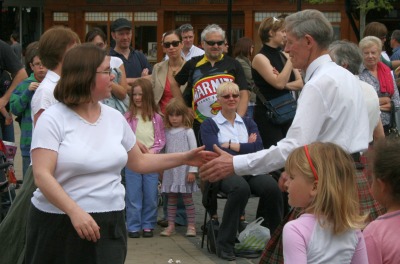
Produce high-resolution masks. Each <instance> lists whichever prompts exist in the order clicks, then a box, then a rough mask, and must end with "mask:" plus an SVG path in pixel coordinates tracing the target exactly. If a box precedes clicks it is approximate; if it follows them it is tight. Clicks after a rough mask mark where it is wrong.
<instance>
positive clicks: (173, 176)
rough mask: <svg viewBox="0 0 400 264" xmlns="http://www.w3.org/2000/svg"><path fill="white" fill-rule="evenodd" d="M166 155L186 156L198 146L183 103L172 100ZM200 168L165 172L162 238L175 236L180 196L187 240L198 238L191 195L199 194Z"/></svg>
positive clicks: (168, 109) (168, 110)
mask: <svg viewBox="0 0 400 264" xmlns="http://www.w3.org/2000/svg"><path fill="white" fill-rule="evenodd" d="M164 123H165V137H166V145H165V152H166V153H174V152H183V151H185V150H189V149H194V148H196V146H197V143H196V138H195V135H194V132H193V129H192V128H191V127H192V118H191V116H190V114H189V110H188V108H187V106H186V105H185V104H184V102H183V101H182V100H179V99H172V100H171V101H170V102H169V103H168V104H167V106H166V108H165V117H164ZM196 172H197V167H190V166H186V165H182V166H179V167H176V168H173V169H169V170H166V171H164V174H163V180H162V188H161V191H162V192H163V193H166V195H167V196H168V207H167V211H168V227H167V228H165V229H164V231H162V232H161V236H171V235H172V234H173V233H174V232H175V217H176V204H177V196H178V193H180V194H181V195H182V199H183V203H184V204H185V207H186V215H187V221H188V227H187V232H186V236H189V237H194V236H196V228H195V208H194V203H193V198H192V193H193V192H196V191H198V190H199V188H198V186H197V184H196V176H195V173H196Z"/></svg>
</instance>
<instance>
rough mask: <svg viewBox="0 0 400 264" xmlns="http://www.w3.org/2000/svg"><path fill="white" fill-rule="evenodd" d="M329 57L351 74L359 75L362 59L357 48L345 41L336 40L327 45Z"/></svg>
mask: <svg viewBox="0 0 400 264" xmlns="http://www.w3.org/2000/svg"><path fill="white" fill-rule="evenodd" d="M329 55H331V58H332V60H333V61H334V62H336V64H338V65H340V66H342V67H344V68H346V69H347V70H349V71H350V72H351V73H352V74H354V75H358V74H359V73H360V66H361V63H362V62H363V57H362V54H361V51H360V49H359V48H358V46H357V45H356V44H354V43H352V42H349V41H345V40H337V41H334V42H332V44H331V45H329Z"/></svg>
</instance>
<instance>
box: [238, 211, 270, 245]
mask: <svg viewBox="0 0 400 264" xmlns="http://www.w3.org/2000/svg"><path fill="white" fill-rule="evenodd" d="M263 221H264V218H262V217H259V218H257V219H256V220H255V221H253V222H251V223H250V224H248V225H247V226H246V228H245V229H244V230H243V231H242V232H241V233H240V234H239V237H238V240H239V241H240V243H237V244H235V252H237V251H254V252H258V251H262V250H264V248H265V245H266V244H267V242H268V240H269V239H270V238H271V234H270V231H269V229H268V228H266V227H264V226H261V223H262V222H263Z"/></svg>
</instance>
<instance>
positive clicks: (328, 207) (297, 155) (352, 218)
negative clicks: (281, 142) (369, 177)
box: [285, 142, 365, 234]
mask: <svg viewBox="0 0 400 264" xmlns="http://www.w3.org/2000/svg"><path fill="white" fill-rule="evenodd" d="M306 148H308V153H309V157H310V161H309V160H308V158H307V154H306V152H307V149H306ZM313 167H314V168H315V171H314V172H313V169H312V168H313ZM285 170H286V172H287V173H288V174H289V175H290V174H292V173H293V172H298V173H300V174H302V175H303V176H304V177H306V178H307V179H308V180H309V181H310V182H311V183H312V182H314V181H316V185H317V187H316V188H317V194H316V196H315V197H314V199H313V200H312V202H311V203H310V205H309V206H308V207H307V208H305V211H307V212H311V213H313V214H314V215H316V217H317V219H318V222H319V224H320V225H321V226H323V227H329V228H332V231H333V233H334V234H340V233H342V232H345V231H347V230H348V229H354V228H363V227H364V220H365V216H362V215H361V214H360V204H359V200H358V191H357V182H356V171H355V166H354V161H353V159H352V158H351V156H350V155H349V154H347V153H346V152H345V151H344V150H343V149H342V148H341V147H339V146H338V145H336V144H333V143H322V142H316V143H312V144H310V145H308V146H304V147H299V148H297V149H295V150H294V151H293V152H292V153H291V154H290V155H289V157H288V159H287V161H286V164H285ZM315 174H316V175H315Z"/></svg>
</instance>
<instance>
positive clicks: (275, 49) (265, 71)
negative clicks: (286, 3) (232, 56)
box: [252, 17, 303, 148]
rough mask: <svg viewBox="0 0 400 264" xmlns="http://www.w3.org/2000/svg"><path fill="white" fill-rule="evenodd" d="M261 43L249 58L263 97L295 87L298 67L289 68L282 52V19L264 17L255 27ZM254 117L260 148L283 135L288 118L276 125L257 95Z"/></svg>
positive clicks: (299, 82) (298, 79) (300, 83)
mask: <svg viewBox="0 0 400 264" xmlns="http://www.w3.org/2000/svg"><path fill="white" fill-rule="evenodd" d="M258 35H259V36H260V39H261V42H262V43H263V47H262V48H261V50H260V52H259V53H258V54H257V55H256V56H255V57H254V59H253V61H252V75H253V79H254V83H255V85H256V86H257V87H258V88H259V90H260V92H261V93H262V94H263V95H264V97H265V99H266V100H267V101H269V100H271V99H274V98H277V97H279V96H282V95H285V94H287V93H290V92H291V91H296V90H299V89H301V88H302V87H303V80H302V78H301V75H300V73H299V71H298V70H296V69H293V66H292V63H291V61H290V60H288V58H287V55H286V54H285V53H283V52H282V47H283V46H284V45H285V42H286V32H285V28H284V20H283V19H277V18H275V17H268V18H265V19H264V20H263V21H262V22H261V24H260V27H259V29H258ZM254 119H255V121H256V123H257V125H258V129H259V131H260V134H261V137H262V141H263V144H264V148H269V147H270V146H272V145H276V143H277V142H278V141H279V140H281V139H282V138H284V137H285V136H286V133H287V131H288V129H289V127H290V125H291V121H289V122H288V123H286V124H282V125H277V124H274V123H272V122H271V121H270V120H268V119H267V117H266V108H265V106H264V105H263V104H262V102H261V101H260V99H259V98H258V97H257V102H256V107H255V115H254Z"/></svg>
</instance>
